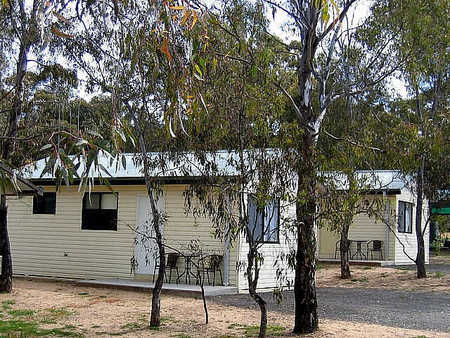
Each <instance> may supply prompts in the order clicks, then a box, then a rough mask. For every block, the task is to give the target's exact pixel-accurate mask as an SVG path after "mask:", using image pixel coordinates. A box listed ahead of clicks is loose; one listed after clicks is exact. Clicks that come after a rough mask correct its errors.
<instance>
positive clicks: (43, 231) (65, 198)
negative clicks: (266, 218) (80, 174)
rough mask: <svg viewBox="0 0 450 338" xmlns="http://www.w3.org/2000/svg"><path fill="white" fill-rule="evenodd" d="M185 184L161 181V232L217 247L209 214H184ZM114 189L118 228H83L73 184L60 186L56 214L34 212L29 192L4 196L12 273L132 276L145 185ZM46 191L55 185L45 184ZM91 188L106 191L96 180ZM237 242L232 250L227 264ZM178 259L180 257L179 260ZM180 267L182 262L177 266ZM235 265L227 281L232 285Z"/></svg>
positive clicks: (178, 240) (173, 239) (174, 240)
mask: <svg viewBox="0 0 450 338" xmlns="http://www.w3.org/2000/svg"><path fill="white" fill-rule="evenodd" d="M185 188H186V186H184V185H168V186H165V187H164V204H165V207H164V209H165V211H166V212H167V214H168V221H167V224H166V227H165V229H164V235H165V238H166V241H167V243H168V244H171V245H176V246H180V245H182V244H183V243H188V242H189V241H190V240H191V239H200V240H201V242H202V243H203V244H204V245H206V246H208V247H210V248H216V249H217V250H223V243H222V242H221V241H220V240H217V239H213V238H212V237H211V225H210V222H209V221H208V220H207V219H204V218H194V217H193V216H192V215H186V214H185V209H184V197H183V191H184V190H185ZM113 189H114V191H115V192H118V194H119V199H118V225H117V231H103V230H102V231H99V230H82V229H81V217H82V194H81V193H79V192H78V191H77V187H61V188H60V190H59V191H58V193H57V194H56V214H55V215H34V214H33V198H32V197H29V196H28V197H22V198H18V197H8V227H9V232H10V239H11V249H12V257H13V266H14V274H21V275H35V276H48V277H65V278H128V279H129V278H134V275H133V274H131V269H130V268H131V266H130V259H131V257H132V256H133V253H134V246H135V245H134V239H135V233H134V232H133V231H132V230H130V228H129V226H133V227H134V226H135V225H136V214H137V197H138V196H142V195H145V193H146V190H145V186H144V185H136V186H113ZM45 191H55V188H54V187H45ZM93 191H106V192H108V191H110V190H109V189H107V188H106V187H102V186H97V187H95V189H94V190H93ZM237 250H238V249H237V248H236V247H235V248H232V249H231V253H230V261H231V264H232V265H231V266H232V267H234V266H235V264H236V261H237ZM181 264H182V262H180V265H181ZM180 268H181V267H180ZM236 279H237V277H236V271H235V269H233V268H231V269H230V282H231V284H232V285H236Z"/></svg>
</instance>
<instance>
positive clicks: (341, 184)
mask: <svg viewBox="0 0 450 338" xmlns="http://www.w3.org/2000/svg"><path fill="white" fill-rule="evenodd" d="M270 152H272V153H273V154H274V155H275V154H276V151H275V150H270V151H269V153H270ZM148 156H149V159H150V161H157V162H159V164H160V166H158V169H157V170H156V169H154V170H153V171H152V172H151V175H152V176H153V177H199V176H201V175H203V174H205V173H206V174H214V175H216V176H236V175H237V174H238V170H237V167H238V163H239V156H238V153H237V152H229V151H218V152H215V153H208V154H207V155H206V158H205V161H203V162H204V163H209V164H211V163H213V164H214V167H215V168H214V170H212V169H211V168H210V167H205V166H204V165H202V161H201V160H199V159H198V158H197V157H196V156H194V154H192V153H184V154H181V155H179V156H178V157H177V158H176V159H173V158H172V159H165V158H164V156H166V155H165V154H164V153H149V155H148ZM47 162H48V159H41V160H39V161H37V162H35V163H34V164H32V165H29V166H27V167H25V168H24V169H23V170H22V175H23V177H24V178H27V179H30V180H42V179H48V180H52V179H54V176H53V175H51V174H49V173H46V174H45V175H42V172H43V170H44V169H45V167H46V165H47ZM74 162H75V163H74V164H76V163H77V160H76V159H75V161H74ZM98 164H99V165H98V166H96V167H95V168H94V167H92V168H91V170H90V173H89V177H93V178H100V177H102V178H111V179H113V178H114V179H139V178H143V176H144V175H143V165H142V161H141V160H140V155H139V154H132V153H126V154H121V155H120V156H116V157H112V156H111V155H109V154H107V153H102V154H101V155H100V156H98ZM161 164H162V166H164V168H163V169H161ZM84 170H85V165H84V162H83V161H82V163H81V165H80V166H79V168H78V170H77V173H78V175H79V176H82V175H83V172H84ZM322 175H324V176H327V177H333V179H334V180H335V182H336V186H337V187H338V189H347V186H348V183H347V181H346V178H345V175H343V174H342V173H338V172H324V173H322ZM357 175H358V177H359V178H360V179H364V181H365V184H366V185H367V187H368V189H374V190H401V189H403V188H404V187H405V186H406V184H405V181H406V180H405V179H404V177H403V176H402V175H401V173H400V171H396V170H375V171H363V170H362V171H358V172H357Z"/></svg>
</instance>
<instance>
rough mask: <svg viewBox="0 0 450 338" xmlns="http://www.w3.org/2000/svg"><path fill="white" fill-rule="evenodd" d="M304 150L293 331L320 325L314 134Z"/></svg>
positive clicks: (299, 189)
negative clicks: (317, 292) (317, 287)
mask: <svg viewBox="0 0 450 338" xmlns="http://www.w3.org/2000/svg"><path fill="white" fill-rule="evenodd" d="M302 153H303V154H302V163H301V166H300V168H298V170H297V175H298V188H297V189H298V191H297V200H296V218H297V219H296V222H297V251H296V256H295V280H294V294H295V322H294V330H293V332H294V333H310V332H314V331H315V330H317V328H318V326H319V320H318V316H317V298H316V262H315V254H316V234H315V231H314V226H315V224H314V219H315V217H314V216H315V212H316V199H315V189H316V178H315V176H316V172H315V166H314V160H313V136H312V135H306V136H305V137H304V141H303V149H302Z"/></svg>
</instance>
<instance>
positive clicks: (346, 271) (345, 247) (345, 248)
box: [339, 225, 351, 279]
mask: <svg viewBox="0 0 450 338" xmlns="http://www.w3.org/2000/svg"><path fill="white" fill-rule="evenodd" d="M348 229H349V227H348V226H347V225H344V227H343V229H342V231H341V242H340V243H339V249H340V254H341V278H342V279H349V278H350V277H351V273H350V257H349V248H350V242H349V240H348Z"/></svg>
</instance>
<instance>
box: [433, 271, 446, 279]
mask: <svg viewBox="0 0 450 338" xmlns="http://www.w3.org/2000/svg"><path fill="white" fill-rule="evenodd" d="M444 276H445V273H443V272H441V271H436V272H435V273H434V277H435V278H442V277H444Z"/></svg>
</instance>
